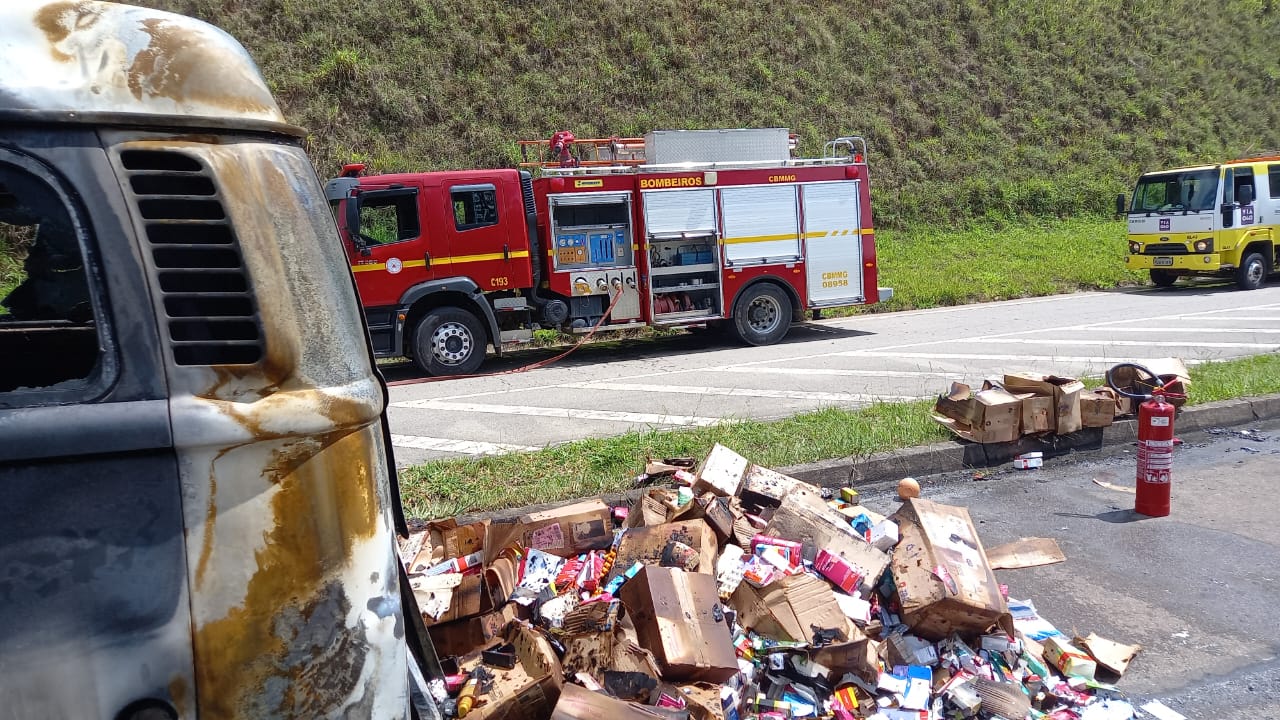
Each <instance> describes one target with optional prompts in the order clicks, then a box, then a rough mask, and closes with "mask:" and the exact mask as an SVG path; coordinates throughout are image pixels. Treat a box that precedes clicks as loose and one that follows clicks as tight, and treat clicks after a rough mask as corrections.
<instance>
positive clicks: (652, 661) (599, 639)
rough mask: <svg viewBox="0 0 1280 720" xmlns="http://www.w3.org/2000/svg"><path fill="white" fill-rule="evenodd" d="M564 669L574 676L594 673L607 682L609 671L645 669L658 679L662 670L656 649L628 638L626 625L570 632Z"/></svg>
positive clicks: (595, 677) (596, 676) (649, 674)
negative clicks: (644, 646)
mask: <svg viewBox="0 0 1280 720" xmlns="http://www.w3.org/2000/svg"><path fill="white" fill-rule="evenodd" d="M562 641H563V643H564V661H563V663H562V664H563V665H564V672H565V674H566V675H569V676H571V677H572V676H574V675H577V674H578V673H586V674H587V675H590V676H591V677H592V678H593V679H595V681H596V682H598V683H601V684H603V683H604V673H605V671H608V670H612V671H616V672H638V673H644V674H645V675H648V676H649V677H652V678H653V679H654V680H661V679H662V674H661V672H660V670H659V668H658V661H657V659H656V658H654V656H653V653H652V652H650V651H648V650H646V649H644V648H642V647H640V646H639V645H637V644H636V643H634V642H632V641H631V640H630V639H629V638H627V636H626V633H624V632H623V630H622V628H620V627H616V628H614V629H613V630H612V631H610V632H604V633H590V634H580V635H570V636H567V637H564V638H563V640H562Z"/></svg>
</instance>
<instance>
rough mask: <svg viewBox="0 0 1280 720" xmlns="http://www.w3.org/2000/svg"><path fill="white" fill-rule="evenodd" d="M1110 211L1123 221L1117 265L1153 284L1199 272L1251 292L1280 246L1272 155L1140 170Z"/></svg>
mask: <svg viewBox="0 0 1280 720" xmlns="http://www.w3.org/2000/svg"><path fill="white" fill-rule="evenodd" d="M1116 212H1118V213H1120V214H1122V215H1125V216H1126V217H1127V219H1128V222H1129V254H1128V255H1127V256H1126V257H1125V266H1126V267H1128V268H1130V269H1133V270H1149V271H1150V273H1151V282H1153V283H1155V284H1156V285H1158V286H1160V287H1167V286H1169V285H1172V284H1174V283H1175V282H1177V280H1178V278H1180V277H1184V276H1194V275H1200V276H1210V277H1225V278H1232V279H1234V280H1235V282H1236V285H1237V286H1239V287H1240V288H1241V289H1243V290H1256V289H1257V288H1259V287H1261V286H1262V284H1263V283H1264V282H1265V281H1266V279H1267V275H1269V274H1270V273H1271V272H1272V270H1273V269H1274V268H1275V259H1276V244H1277V243H1280V155H1273V156H1266V157H1252V158H1245V159H1240V160H1232V161H1230V162H1227V163H1223V164H1221V165H1202V166H1199V167H1187V168H1179V169H1175V170H1161V171H1159V172H1151V173H1147V174H1145V175H1143V176H1142V177H1141V178H1139V179H1138V184H1137V187H1135V188H1134V191H1133V198H1132V202H1131V203H1129V205H1128V207H1127V209H1126V204H1125V196H1124V195H1120V196H1119V197H1117V198H1116Z"/></svg>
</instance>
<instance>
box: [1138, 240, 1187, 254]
mask: <svg viewBox="0 0 1280 720" xmlns="http://www.w3.org/2000/svg"><path fill="white" fill-rule="evenodd" d="M1142 254H1143V255H1187V254H1188V252H1187V246H1186V245H1183V244H1182V243H1152V244H1150V245H1147V246H1146V247H1144V248H1142Z"/></svg>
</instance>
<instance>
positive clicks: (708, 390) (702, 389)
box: [561, 380, 924, 403]
mask: <svg viewBox="0 0 1280 720" xmlns="http://www.w3.org/2000/svg"><path fill="white" fill-rule="evenodd" d="M561 387H566V388H580V389H583V390H614V391H618V392H649V393H676V394H683V395H723V396H728V397H758V398H777V399H781V400H817V401H825V402H862V403H867V402H880V401H898V400H918V399H920V398H921V397H924V396H922V395H921V396H917V395H867V394H864V393H845V392H810V391H807V390H753V389H751V388H726V387H708V386H705V385H648V384H644V383H617V382H608V381H605V380H601V381H597V382H580V383H567V384H565V385H562V386H561Z"/></svg>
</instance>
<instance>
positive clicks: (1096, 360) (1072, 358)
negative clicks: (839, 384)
mask: <svg viewBox="0 0 1280 720" xmlns="http://www.w3.org/2000/svg"><path fill="white" fill-rule="evenodd" d="M839 354H840V355H843V356H845V357H871V358H908V359H913V360H914V359H923V360H1026V361H1031V362H1055V363H1091V364H1099V365H1115V364H1117V363H1137V364H1139V365H1141V364H1143V363H1148V362H1155V361H1156V360H1155V359H1154V358H1132V357H1106V356H1096V355H1095V356H1090V355H995V354H979V353H922V352H900V351H897V350H895V351H892V352H879V351H876V350H849V351H847V352H842V353H839ZM1183 362H1185V363H1186V364H1187V365H1193V364H1196V363H1198V362H1199V361H1197V360H1184V361H1183Z"/></svg>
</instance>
